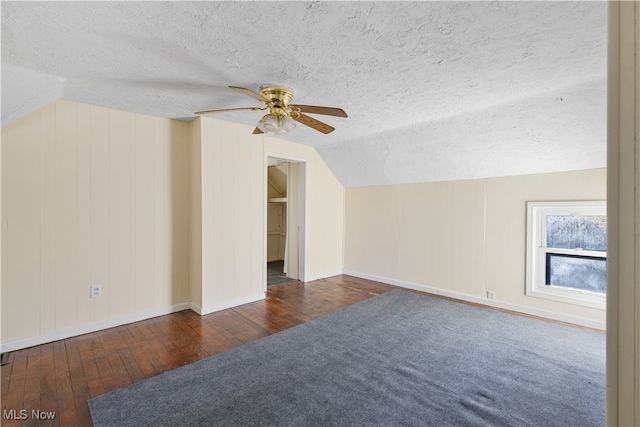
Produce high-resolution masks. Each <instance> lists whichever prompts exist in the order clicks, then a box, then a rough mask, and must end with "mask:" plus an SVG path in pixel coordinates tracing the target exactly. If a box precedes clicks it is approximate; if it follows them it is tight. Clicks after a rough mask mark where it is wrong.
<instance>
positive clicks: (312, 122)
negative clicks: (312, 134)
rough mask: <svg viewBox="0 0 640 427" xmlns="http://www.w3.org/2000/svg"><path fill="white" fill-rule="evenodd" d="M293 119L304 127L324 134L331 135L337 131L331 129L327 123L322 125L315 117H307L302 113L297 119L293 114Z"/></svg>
mask: <svg viewBox="0 0 640 427" xmlns="http://www.w3.org/2000/svg"><path fill="white" fill-rule="evenodd" d="M291 118H292V119H293V120H295V121H296V122H300V123H302V124H303V125H307V126H309V127H310V128H313V129H315V130H317V131H318V132H322V133H324V134H327V133H331V132H333V131H334V130H336V129H335V128H334V127H331V126H329V125H328V124H326V123H322V122H321V121H320V120H316V119H314V118H313V117H309V116H306V115H304V114H302V113H299V114H298V117H295V114H292V115H291Z"/></svg>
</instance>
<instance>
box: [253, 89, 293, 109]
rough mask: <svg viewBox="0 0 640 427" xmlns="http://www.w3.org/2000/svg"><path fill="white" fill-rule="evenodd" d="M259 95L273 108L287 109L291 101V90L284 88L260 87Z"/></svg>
mask: <svg viewBox="0 0 640 427" xmlns="http://www.w3.org/2000/svg"><path fill="white" fill-rule="evenodd" d="M260 95H261V96H263V97H265V98H267V99H268V100H270V101H271V102H272V103H273V105H274V107H277V108H282V109H285V110H286V109H287V106H288V105H289V103H290V102H291V100H292V99H293V95H294V92H293V89H291V88H288V87H285V86H271V85H268V86H262V87H260Z"/></svg>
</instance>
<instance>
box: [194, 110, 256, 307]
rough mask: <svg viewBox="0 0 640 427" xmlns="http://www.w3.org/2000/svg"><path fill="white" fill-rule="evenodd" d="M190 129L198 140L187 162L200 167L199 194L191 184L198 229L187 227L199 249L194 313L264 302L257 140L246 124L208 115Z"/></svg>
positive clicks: (195, 263) (195, 122)
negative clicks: (197, 202)
mask: <svg viewBox="0 0 640 427" xmlns="http://www.w3.org/2000/svg"><path fill="white" fill-rule="evenodd" d="M192 128H199V131H200V136H201V137H200V141H199V143H198V141H195V140H192V142H193V143H195V144H196V145H197V148H196V151H198V153H195V154H194V152H193V151H192V161H197V162H196V163H197V164H198V165H199V167H200V169H201V171H200V180H199V182H198V186H199V192H198V189H197V188H196V187H194V186H193V185H192V198H193V200H197V199H201V204H200V208H201V214H200V218H201V219H200V227H197V226H195V227H193V228H192V230H193V231H195V236H193V235H192V238H194V237H195V239H196V240H200V243H199V244H200V245H201V246H200V247H201V260H200V261H199V260H192V262H193V263H194V264H192V267H193V266H195V268H196V269H200V271H201V276H200V277H192V280H193V279H195V280H200V283H199V284H198V283H196V284H193V283H192V288H194V287H198V286H200V287H201V294H202V297H201V304H200V305H199V306H198V305H197V302H196V307H194V309H195V310H196V311H198V312H200V313H210V312H212V311H216V310H221V309H224V308H228V307H233V306H235V305H239V304H244V303H247V302H251V301H255V300H258V299H263V298H264V291H263V270H264V266H263V263H264V251H263V245H264V239H265V238H266V231H264V229H263V217H264V204H263V192H264V180H263V175H264V169H263V167H264V162H263V148H262V137H256V136H255V135H252V133H251V132H252V130H253V128H250V127H249V126H245V125H241V124H237V123H231V122H225V121H221V120H216V119H211V118H207V117H202V118H199V119H197V120H195V121H194V122H192ZM198 158H199V159H198ZM197 175H198V173H197V171H194V170H192V176H197ZM198 194H199V196H200V197H198ZM198 228H199V229H198Z"/></svg>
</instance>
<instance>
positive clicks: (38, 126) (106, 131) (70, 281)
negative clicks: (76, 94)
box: [2, 101, 189, 348]
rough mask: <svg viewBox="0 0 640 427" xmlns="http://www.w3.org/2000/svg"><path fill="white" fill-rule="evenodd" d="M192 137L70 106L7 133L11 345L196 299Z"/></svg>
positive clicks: (6, 269) (177, 125) (5, 307)
mask: <svg viewBox="0 0 640 427" xmlns="http://www.w3.org/2000/svg"><path fill="white" fill-rule="evenodd" d="M188 138H189V127H188V125H187V124H186V123H181V122H177V121H172V120H166V119H160V118H156V117H150V116H144V115H139V114H133V113H127V112H123V111H117V110H111V109H106V108H101V107H95V106H89V105H84V104H77V103H72V102H66V101H59V102H56V103H55V104H52V105H50V106H48V107H46V108H44V109H42V110H40V111H38V112H36V113H33V114H31V115H29V116H27V117H25V118H23V119H21V120H19V121H17V122H14V123H12V124H11V125H9V126H7V127H5V128H3V129H2V151H3V152H2V154H3V155H2V162H3V163H2V173H3V177H2V178H3V179H2V185H3V188H2V197H3V203H2V208H3V211H2V219H3V233H2V240H3V269H2V274H3V277H2V294H3V298H2V313H3V314H2V342H3V343H6V342H12V343H13V345H17V346H20V345H21V344H20V343H22V344H29V343H33V342H32V341H30V340H33V339H36V341H37V339H42V337H48V338H49V339H56V338H59V337H63V336H65V334H69V333H71V334H76V333H82V332H83V331H84V330H86V329H87V328H89V329H90V328H91V327H92V325H100V326H103V327H107V326H110V325H111V324H114V323H120V322H121V321H123V320H125V321H126V320H135V319H138V318H145V317H149V316H151V315H156V314H161V313H164V312H170V311H171V310H174V309H176V308H179V307H180V305H181V304H185V303H187V302H188V301H189V289H188V287H187V286H188V285H187V284H188V233H187V227H188V221H189V181H188V179H189V176H188V171H189V157H188V154H189V151H188ZM91 284H101V285H102V293H103V296H102V297H101V298H94V299H91V298H89V289H90V285H91ZM5 348H6V347H5Z"/></svg>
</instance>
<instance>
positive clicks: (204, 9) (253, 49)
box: [1, 1, 607, 187]
mask: <svg viewBox="0 0 640 427" xmlns="http://www.w3.org/2000/svg"><path fill="white" fill-rule="evenodd" d="M1 6H2V121H3V125H4V124H7V123H9V122H11V121H13V120H16V119H17V118H19V117H21V116H24V115H25V114H28V113H30V112H32V111H35V110H36V109H38V108H40V107H42V106H43V105H46V104H47V103H49V102H51V101H53V100H55V99H58V98H64V99H68V100H72V101H78V102H83V103H89V104H96V105H101V106H106V107H111V108H117V109H123V110H128V111H133V112H139V113H144V114H150V115H155V116H161V117H169V118H175V119H181V120H192V119H193V118H194V117H195V116H194V114H193V112H194V111H199V110H207V109H214V108H235V107H251V106H261V105H260V103H258V102H257V101H255V100H253V99H251V98H249V97H246V96H243V95H242V94H239V93H237V92H235V91H232V90H230V89H228V86H229V85H235V86H242V87H247V88H250V89H252V90H257V89H258V88H259V86H260V85H262V84H267V83H275V84H282V85H286V86H290V87H292V88H293V89H294V90H295V91H296V97H295V99H294V101H295V102H297V103H300V104H311V105H326V106H335V107H341V108H343V109H344V110H346V111H347V113H348V114H349V118H347V119H343V118H336V117H328V116H316V117H317V118H318V119H320V120H323V121H326V122H327V123H329V124H331V125H332V126H334V127H336V131H335V132H333V133H331V134H329V135H322V134H320V133H318V132H316V131H314V130H312V129H310V128H307V127H305V126H303V125H298V127H297V128H296V129H295V130H294V131H293V132H292V133H290V134H287V135H284V136H282V138H284V139H287V140H291V141H295V142H298V143H302V144H308V145H311V146H314V147H316V149H317V150H318V152H319V153H320V155H321V156H322V157H323V158H324V159H325V161H326V162H327V164H328V165H329V167H330V168H331V169H332V170H333V172H334V173H335V175H336V176H337V177H338V179H339V180H340V181H341V182H342V184H343V185H345V186H347V187H352V186H367V185H380V184H396V183H409V182H428V181H441V180H455V179H471V178H482V177H493V176H504V175H519V174H528V173H540V172H553V171H563V170H579V169H589V168H598V167H604V166H605V165H606V49H607V47H606V39H607V4H606V2H571V1H564V2H481V1H476V2H468V3H463V2H452V1H449V2H415V3H414V2H404V1H401V2H186V1H185V2H182V1H180V2H10V1H3V2H2V5H1ZM262 114H263V113H261V112H253V111H246V112H239V113H227V114H222V115H218V116H216V117H217V118H220V119H223V120H230V121H236V122H241V123H246V124H249V125H255V124H256V122H257V121H258V120H259V119H260V117H261V116H262Z"/></svg>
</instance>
